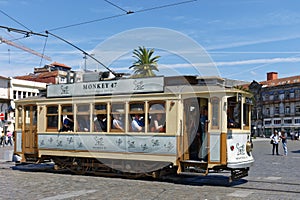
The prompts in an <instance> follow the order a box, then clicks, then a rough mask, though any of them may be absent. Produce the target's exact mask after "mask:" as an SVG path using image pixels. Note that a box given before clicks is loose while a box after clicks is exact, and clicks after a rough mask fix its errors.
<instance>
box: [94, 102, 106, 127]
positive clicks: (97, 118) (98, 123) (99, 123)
mask: <svg viewBox="0 0 300 200" xmlns="http://www.w3.org/2000/svg"><path fill="white" fill-rule="evenodd" d="M93 123H94V131H95V132H106V131H107V104H106V103H98V104H95V105H94V121H93Z"/></svg>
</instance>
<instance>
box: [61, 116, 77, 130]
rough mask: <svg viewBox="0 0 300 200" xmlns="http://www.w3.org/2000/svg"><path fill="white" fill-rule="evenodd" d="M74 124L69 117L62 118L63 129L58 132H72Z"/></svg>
mask: <svg viewBox="0 0 300 200" xmlns="http://www.w3.org/2000/svg"><path fill="white" fill-rule="evenodd" d="M73 129H74V122H73V119H72V117H71V116H68V115H65V116H63V127H62V128H61V129H60V130H59V131H58V132H66V131H73Z"/></svg>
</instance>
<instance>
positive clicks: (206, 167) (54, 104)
mask: <svg viewBox="0 0 300 200" xmlns="http://www.w3.org/2000/svg"><path fill="white" fill-rule="evenodd" d="M250 115H251V94H249V93H248V92H245V91H243V90H239V89H236V88H234V87H232V86H227V85H226V82H225V80H224V79H222V78H219V77H197V76H182V77H179V76H177V77H149V78H138V79H130V78H127V79H126V78H120V79H115V80H97V81H93V82H78V83H70V84H58V85H49V86H48V87H47V93H46V94H44V95H41V96H40V97H35V98H27V99H22V100H19V101H17V102H16V139H15V154H17V155H19V156H20V157H21V158H22V159H21V162H37V161H39V162H43V161H45V160H52V161H54V163H55V166H56V167H57V168H68V169H71V170H73V171H76V172H80V173H86V172H90V173H98V172H99V173H103V172H107V173H118V174H131V175H133V174H134V175H141V174H142V175H152V176H156V177H157V176H159V175H162V174H165V173H168V172H171V171H172V172H177V173H178V174H192V175H194V174H195V175H196V174H201V175H207V174H209V173H210V172H213V171H214V172H218V171H220V170H222V171H226V170H228V171H230V172H231V179H232V180H234V179H238V178H241V177H244V176H247V174H248V170H249V169H250V166H251V165H252V164H253V162H254V159H253V157H252V152H251V151H252V148H251V146H252V144H251V138H250V127H251V125H250V121H251V120H250V119H251V117H250ZM66 120H69V123H68V124H66V123H64V122H66Z"/></svg>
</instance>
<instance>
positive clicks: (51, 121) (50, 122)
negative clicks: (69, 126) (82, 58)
mask: <svg viewBox="0 0 300 200" xmlns="http://www.w3.org/2000/svg"><path fill="white" fill-rule="evenodd" d="M46 118H47V119H46V120H47V131H54V130H55V131H57V127H58V106H48V107H47V114H46Z"/></svg>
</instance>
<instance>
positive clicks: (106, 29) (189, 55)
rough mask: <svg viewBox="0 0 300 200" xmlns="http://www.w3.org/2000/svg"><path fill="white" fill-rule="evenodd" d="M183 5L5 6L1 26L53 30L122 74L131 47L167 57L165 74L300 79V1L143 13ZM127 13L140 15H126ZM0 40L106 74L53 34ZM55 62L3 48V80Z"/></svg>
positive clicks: (261, 0)
mask: <svg viewBox="0 0 300 200" xmlns="http://www.w3.org/2000/svg"><path fill="white" fill-rule="evenodd" d="M184 1H185V0H176V1H174V0H172V1H171V0H164V1H161V0H151V1H133V0H127V1H121V0H110V2H111V3H113V4H115V5H117V6H119V7H120V8H121V9H120V8H117V7H115V6H113V5H111V4H110V3H108V2H106V1H104V0H103V1H102V0H88V1H86V0H75V1H74V0H63V1H62V0H51V1H49V0H0V10H1V11H2V12H0V25H1V26H8V27H12V28H17V29H22V30H27V29H29V30H31V31H33V32H39V33H44V31H45V30H49V31H50V32H51V33H53V34H55V35H58V36H59V37H62V38H64V39H65V40H67V41H69V42H71V43H73V44H74V45H76V46H78V47H80V48H81V49H83V50H85V51H87V52H89V53H92V54H94V55H95V57H96V58H97V59H98V60H99V61H101V62H102V63H104V64H105V65H106V66H108V67H109V68H111V69H112V70H114V71H118V72H130V71H129V70H128V67H129V66H131V64H132V63H133V62H134V59H133V58H132V51H133V49H134V48H137V47H138V46H145V47H148V48H154V49H155V52H156V55H160V56H161V58H160V59H159V63H158V64H159V68H160V71H159V75H161V74H163V75H170V74H174V72H175V74H177V73H180V74H202V75H219V76H221V77H224V78H231V79H238V80H244V81H252V80H257V81H263V80H265V79H266V73H267V72H270V71H276V72H278V73H279V77H287V76H293V75H299V70H298V66H299V62H300V45H299V44H300V30H299V29H300V12H299V11H300V1H298V0H286V1H282V0H226V1H221V0H198V1H192V2H189V3H184V4H179V5H177V6H170V7H164V8H161V9H153V10H148V11H143V10H145V9H146V10H147V9H149V8H155V7H158V6H164V5H168V4H174V3H177V2H178V3H180V2H184ZM124 10H125V11H129V10H130V11H142V12H135V13H133V14H130V15H125V11H124ZM118 15H122V16H120V17H114V18H109V19H105V18H108V17H111V16H118ZM101 19H103V20H101ZM90 21H93V22H91V23H85V22H90ZM79 23H83V24H81V25H75V24H79ZM69 25H74V26H70V27H66V26H69ZM63 27H65V28H63ZM147 34H148V35H147ZM0 36H1V37H3V38H5V39H9V40H13V41H14V42H15V43H17V44H18V45H22V46H26V47H28V48H30V49H33V50H35V51H37V52H40V53H41V52H43V49H44V45H45V44H46V45H45V49H44V53H45V55H47V56H49V57H51V59H52V61H51V62H54V61H56V62H60V63H64V64H66V65H69V66H71V67H72V68H73V69H74V70H77V69H83V68H85V67H86V68H87V69H98V70H104V69H103V68H101V66H99V64H96V63H94V62H93V61H91V59H87V65H86V66H85V64H84V59H83V54H82V53H81V52H80V51H78V50H77V49H75V48H73V47H71V46H70V45H68V44H66V43H64V42H62V41H61V40H59V39H57V38H55V37H53V36H51V35H49V37H48V38H47V40H46V38H45V37H40V36H31V37H28V38H22V37H23V35H22V34H17V33H13V32H8V31H7V30H6V29H0ZM20 38H21V39H20ZM120 38H121V40H120ZM162 43H163V44H162ZM120 44H121V45H120ZM120 46H122V47H120ZM116 52H118V53H116ZM51 62H50V61H46V60H41V59H40V58H39V57H38V56H35V55H32V54H30V53H27V52H25V51H22V50H19V49H17V48H14V47H12V46H8V45H6V44H0V75H2V76H16V75H24V74H28V73H30V72H33V68H34V67H39V66H43V65H44V64H49V63H51Z"/></svg>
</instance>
